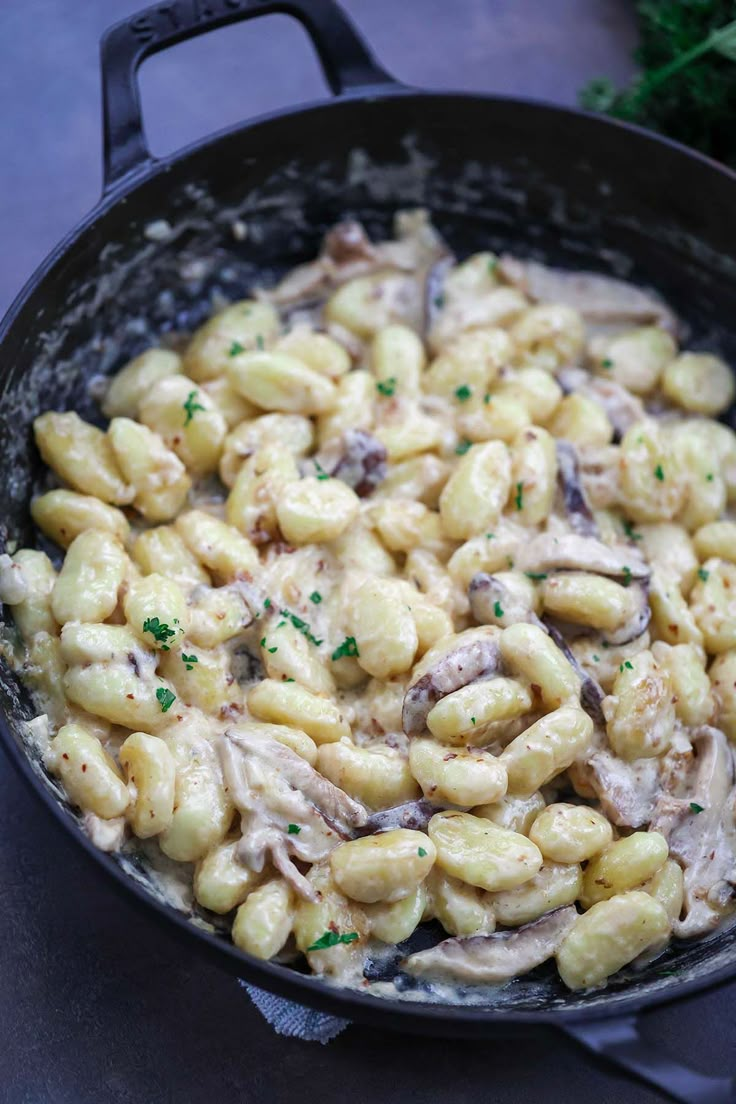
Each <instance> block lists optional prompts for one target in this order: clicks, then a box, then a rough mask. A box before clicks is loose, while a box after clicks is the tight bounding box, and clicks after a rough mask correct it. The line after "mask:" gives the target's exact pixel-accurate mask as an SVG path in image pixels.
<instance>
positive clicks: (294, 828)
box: [286, 824, 301, 836]
mask: <svg viewBox="0 0 736 1104" xmlns="http://www.w3.org/2000/svg"><path fill="white" fill-rule="evenodd" d="M286 831H287V833H288V834H289V835H290V836H298V835H299V833H300V832H301V828H300V827H299V825H298V824H290V825H289V827H288V828H287V829H286Z"/></svg>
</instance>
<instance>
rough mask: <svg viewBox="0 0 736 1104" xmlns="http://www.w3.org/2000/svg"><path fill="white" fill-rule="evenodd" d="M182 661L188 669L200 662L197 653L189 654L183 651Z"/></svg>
mask: <svg viewBox="0 0 736 1104" xmlns="http://www.w3.org/2000/svg"><path fill="white" fill-rule="evenodd" d="M181 661H182V663H183V664H184V666H185V667H186V669H187V671H191V670H192V667H193V666H194V664H195V663H199V660H198V659H197V657H196V655H187V653H186V652H182V653H181Z"/></svg>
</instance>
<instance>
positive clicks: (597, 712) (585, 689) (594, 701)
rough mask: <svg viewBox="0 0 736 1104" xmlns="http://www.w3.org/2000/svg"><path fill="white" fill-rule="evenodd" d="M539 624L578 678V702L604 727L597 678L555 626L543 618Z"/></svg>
mask: <svg viewBox="0 0 736 1104" xmlns="http://www.w3.org/2000/svg"><path fill="white" fill-rule="evenodd" d="M540 624H541V626H542V628H544V629H546V630H547V632H548V633H549V635H550V636H551V637H552V639H553V640H554V642H555V644H556V645H557V647H558V648H559V649H560V651H561V652H562V654H563V655H564V657H565V659H566V660H567V662H568V663H569V664H570V666H571V667H572V669H573V671H574V672H575V674H576V675H577V676H578V678H579V679H580V704H581V705H582V707H583V709H584V710H585V712H586V713H587V714H588V716H589V717H590V718H591V720H592V721H593V722H594V723H595V724H597V725H598V726H599V727H600V728H605V727H606V719H605V717H604V716H603V709H602V708H601V703H602V702H603V699H604V698H605V696H606V695H605V693H604V691H603V688H602V686H601V685H600V683H599V682H598V681H597V679H594V678H593V676H592V675H590V674H588V672H587V671H586V670H585V668H584V667H583V666H582V664H580V663H579V662H578V659H577V656H576V655H575V653H574V652H573V651H572V650H571V648H570V646H569V645H568V643H567V641H566V640H565V638H564V636H563V635H562V633H561V632H560V630H559V629H558V628H557V626H556V625H554V624H552V622H551V621H549V620H546V619H544V618H542V620H541V621H540Z"/></svg>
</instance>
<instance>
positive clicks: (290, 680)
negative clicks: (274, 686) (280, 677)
mask: <svg viewBox="0 0 736 1104" xmlns="http://www.w3.org/2000/svg"><path fill="white" fill-rule="evenodd" d="M293 681H294V679H293V678H286V679H284V682H293Z"/></svg>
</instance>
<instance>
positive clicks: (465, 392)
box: [455, 383, 473, 402]
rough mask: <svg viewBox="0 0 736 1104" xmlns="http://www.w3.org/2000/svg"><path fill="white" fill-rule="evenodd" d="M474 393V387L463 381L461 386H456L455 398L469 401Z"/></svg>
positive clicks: (459, 400)
mask: <svg viewBox="0 0 736 1104" xmlns="http://www.w3.org/2000/svg"><path fill="white" fill-rule="evenodd" d="M472 394H473V389H472V387H468V385H467V383H463V384H461V385H460V387H456V388H455V398H456V399H457V401H458V402H467V401H468V399H469V398H470V396H471V395H472Z"/></svg>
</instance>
